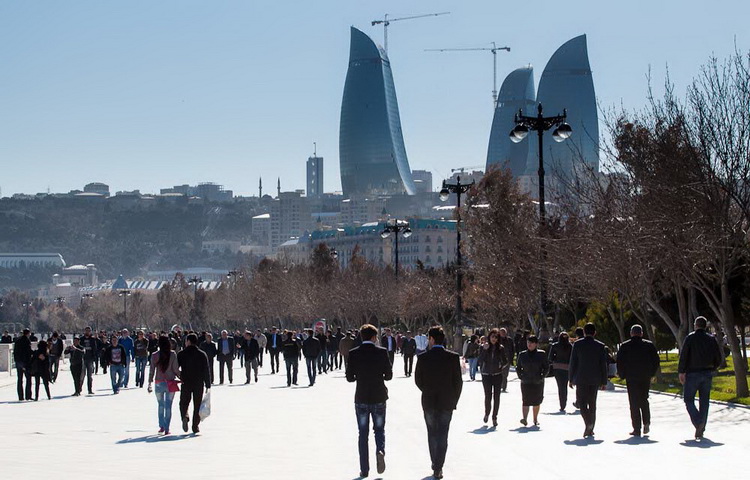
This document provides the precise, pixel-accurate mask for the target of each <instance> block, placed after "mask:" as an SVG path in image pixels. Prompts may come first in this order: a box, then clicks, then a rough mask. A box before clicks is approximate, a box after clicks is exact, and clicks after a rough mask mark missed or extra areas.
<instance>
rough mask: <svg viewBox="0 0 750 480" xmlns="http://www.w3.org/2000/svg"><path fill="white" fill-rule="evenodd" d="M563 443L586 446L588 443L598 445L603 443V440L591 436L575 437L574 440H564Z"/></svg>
mask: <svg viewBox="0 0 750 480" xmlns="http://www.w3.org/2000/svg"><path fill="white" fill-rule="evenodd" d="M563 443H564V444H565V445H573V446H574V447H588V446H589V445H599V444H600V443H604V440H596V439H594V438H592V437H588V438H576V439H575V440H565V441H564V442H563Z"/></svg>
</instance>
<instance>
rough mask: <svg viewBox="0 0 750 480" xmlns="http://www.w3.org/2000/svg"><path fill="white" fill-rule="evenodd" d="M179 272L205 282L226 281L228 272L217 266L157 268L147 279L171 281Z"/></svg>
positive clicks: (188, 277) (147, 275) (149, 273)
mask: <svg viewBox="0 0 750 480" xmlns="http://www.w3.org/2000/svg"><path fill="white" fill-rule="evenodd" d="M178 273H180V274H182V276H183V277H185V280H186V281H187V280H189V279H191V278H193V277H198V278H200V279H201V280H202V281H203V283H208V282H223V281H226V279H227V273H228V272H227V270H217V269H215V268H204V267H191V268H184V269H182V270H155V271H151V272H147V273H146V278H145V280H147V281H152V282H153V281H162V282H171V281H172V280H174V278H175V276H177V274H178ZM199 287H200V284H199ZM113 288H115V287H113Z"/></svg>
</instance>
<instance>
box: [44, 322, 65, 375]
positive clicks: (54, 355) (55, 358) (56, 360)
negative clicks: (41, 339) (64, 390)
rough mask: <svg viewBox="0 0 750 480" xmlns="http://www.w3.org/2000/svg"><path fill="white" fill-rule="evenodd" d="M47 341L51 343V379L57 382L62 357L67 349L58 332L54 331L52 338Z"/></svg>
mask: <svg viewBox="0 0 750 480" xmlns="http://www.w3.org/2000/svg"><path fill="white" fill-rule="evenodd" d="M47 343H48V344H49V367H50V381H51V382H52V383H55V382H56V381H57V374H58V372H59V371H60V357H61V356H62V355H63V350H65V344H64V343H63V341H62V338H60V334H59V333H57V332H53V333H52V338H50V339H49V342H47Z"/></svg>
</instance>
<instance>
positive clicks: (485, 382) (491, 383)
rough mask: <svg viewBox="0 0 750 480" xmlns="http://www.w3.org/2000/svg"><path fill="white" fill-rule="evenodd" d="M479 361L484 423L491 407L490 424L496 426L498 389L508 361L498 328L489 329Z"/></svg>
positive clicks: (498, 403) (498, 401)
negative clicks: (487, 339) (482, 388)
mask: <svg viewBox="0 0 750 480" xmlns="http://www.w3.org/2000/svg"><path fill="white" fill-rule="evenodd" d="M479 363H480V364H481V366H482V386H483V387H484V423H487V420H488V419H489V417H490V407H492V426H493V427H497V411H498V410H499V409H500V391H501V390H502V385H503V368H505V365H507V363H508V357H507V355H506V354H505V348H504V347H503V346H502V345H501V344H500V331H499V330H498V329H496V328H493V329H492V330H490V335H489V342H488V343H486V344H485V345H484V346H483V347H481V351H480V353H479ZM493 401H494V406H493Z"/></svg>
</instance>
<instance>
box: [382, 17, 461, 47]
mask: <svg viewBox="0 0 750 480" xmlns="http://www.w3.org/2000/svg"><path fill="white" fill-rule="evenodd" d="M449 13H451V12H440V13H426V14H424V15H412V16H410V17H399V18H388V14H387V13H386V14H385V15H384V16H383V19H382V20H373V21H372V26H373V27H374V26H375V25H380V24H382V25H383V50H385V53H386V54H388V25H390V24H391V22H400V21H401V20H413V19H415V18H425V17H437V16H439V15H448V14H449Z"/></svg>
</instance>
